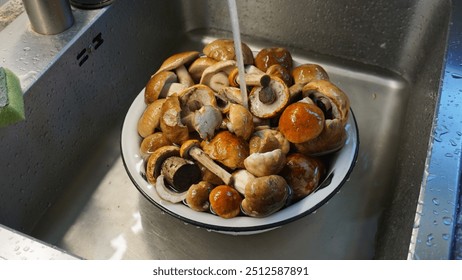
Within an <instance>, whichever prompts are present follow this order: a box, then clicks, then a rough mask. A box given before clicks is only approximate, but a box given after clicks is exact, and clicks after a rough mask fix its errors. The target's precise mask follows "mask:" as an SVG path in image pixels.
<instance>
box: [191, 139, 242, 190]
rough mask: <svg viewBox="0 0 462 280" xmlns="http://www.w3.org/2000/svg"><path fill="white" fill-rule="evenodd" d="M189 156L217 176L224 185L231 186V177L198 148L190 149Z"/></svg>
mask: <svg viewBox="0 0 462 280" xmlns="http://www.w3.org/2000/svg"><path fill="white" fill-rule="evenodd" d="M188 153H189V155H190V156H191V157H192V158H193V159H195V160H197V161H198V162H200V163H201V164H202V165H203V166H205V168H207V169H208V170H210V171H211V172H212V173H213V174H215V175H217V176H218V177H219V178H220V179H221V180H223V182H224V183H225V184H226V185H229V186H230V185H232V184H233V182H232V175H231V174H230V173H229V172H228V171H226V170H224V169H223V168H222V167H221V166H219V165H218V164H216V163H215V162H214V161H213V160H212V159H211V158H209V157H208V156H207V154H205V153H204V151H202V150H201V149H200V148H199V147H197V146H194V147H191V148H190V149H189V151H188Z"/></svg>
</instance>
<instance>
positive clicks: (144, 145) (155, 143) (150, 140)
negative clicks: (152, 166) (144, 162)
mask: <svg viewBox="0 0 462 280" xmlns="http://www.w3.org/2000/svg"><path fill="white" fill-rule="evenodd" d="M168 145H172V142H171V141H170V140H168V139H167V138H166V137H165V136H164V134H163V133H162V132H156V133H153V134H151V135H149V136H147V137H146V138H144V139H143V141H141V145H140V155H141V157H142V158H144V159H147V158H148V157H149V156H150V155H151V154H152V153H154V151H156V150H157V149H159V148H160V147H163V146H168Z"/></svg>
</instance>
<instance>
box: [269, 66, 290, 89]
mask: <svg viewBox="0 0 462 280" xmlns="http://www.w3.org/2000/svg"><path fill="white" fill-rule="evenodd" d="M266 74H268V75H270V76H276V77H278V78H280V79H281V80H283V81H284V83H286V85H287V86H288V87H290V86H291V85H292V84H293V79H292V76H291V75H290V72H289V70H287V68H285V67H284V66H282V65H280V64H273V65H271V66H270V67H268V69H266Z"/></svg>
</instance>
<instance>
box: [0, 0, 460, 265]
mask: <svg viewBox="0 0 462 280" xmlns="http://www.w3.org/2000/svg"><path fill="white" fill-rule="evenodd" d="M457 5H458V6H457ZM238 10H239V16H240V24H241V32H242V35H243V37H242V38H243V40H244V41H245V42H246V43H247V44H248V45H249V46H250V47H251V48H253V49H255V50H258V49H259V48H262V47H267V46H283V47H286V48H288V49H289V50H290V51H291V52H292V54H293V57H294V59H295V60H297V61H299V62H305V61H310V62H316V63H319V64H321V65H323V66H325V68H326V70H327V72H328V73H329V74H330V76H331V78H332V80H333V81H334V83H336V84H337V85H338V86H339V87H341V88H342V89H344V91H345V92H347V93H348V95H349V96H350V98H351V106H352V109H353V111H354V113H355V116H356V119H357V122H358V126H359V133H360V151H359V156H358V161H357V164H356V167H355V169H354V171H353V173H352V175H351V177H350V179H349V180H348V182H347V183H346V185H345V186H344V187H342V189H341V191H340V192H339V193H338V194H336V195H335V196H334V197H333V198H332V199H331V200H330V201H329V203H328V204H326V205H324V206H322V207H321V208H320V209H319V210H318V211H317V212H316V213H315V214H312V215H309V216H306V217H304V218H302V219H300V220H297V221H295V222H293V223H291V224H288V225H286V226H283V227H282V228H278V229H275V230H272V231H270V232H266V233H262V234H258V235H250V236H230V235H224V234H220V233H214V232H208V231H206V230H204V229H201V228H196V227H194V226H192V225H187V224H184V223H183V222H181V221H179V220H177V219H175V218H173V217H171V216H169V215H168V214H165V213H163V212H161V211H160V210H159V209H158V208H156V207H155V206H154V205H152V204H150V203H149V202H148V201H147V200H146V199H145V198H144V197H143V196H142V195H141V194H140V193H139V192H138V191H137V189H136V188H135V187H134V186H133V184H132V183H131V181H130V179H129V177H128V176H127V175H126V173H125V169H124V167H123V163H122V160H121V156H120V148H119V143H120V142H119V138H120V129H121V125H122V120H123V118H124V116H125V113H126V112H127V110H128V107H129V106H130V104H131V102H132V101H133V99H134V98H135V96H136V95H137V94H138V93H139V92H140V91H141V89H142V88H143V87H144V86H145V84H146V82H147V81H148V79H149V77H150V75H151V74H152V73H153V72H155V71H156V69H157V68H158V66H159V65H160V64H161V63H162V61H163V60H164V59H165V58H166V57H167V56H169V55H171V54H173V53H175V52H179V51H183V50H201V49H202V47H203V45H204V44H205V43H207V42H209V41H211V40H213V39H215V38H220V37H232V34H231V33H230V30H231V27H230V21H229V16H228V11H227V4H226V1H224V0H222V1H187V0H184V1H114V3H113V4H112V5H111V6H109V7H106V8H104V9H101V10H98V11H83V10H77V9H74V15H75V17H76V22H77V24H76V26H75V27H73V28H71V30H69V31H66V32H65V33H63V34H60V35H56V36H43V35H38V34H34V33H33V32H32V31H30V30H29V28H28V27H27V24H25V23H24V22H26V21H25V18H24V16H25V15H23V16H21V17H19V18H18V19H17V20H16V21H15V22H13V23H12V25H15V26H8V27H7V28H6V29H4V30H3V31H2V32H0V64H3V65H5V66H6V67H8V68H10V69H12V70H14V71H15V72H16V73H18V75H19V76H21V77H22V81H23V88H24V90H25V105H26V118H27V120H26V121H25V122H22V123H19V124H16V125H13V126H10V127H7V128H3V129H0V154H1V160H0V224H3V225H4V227H3V228H4V230H8V229H11V230H14V231H19V232H21V233H22V234H26V235H28V236H30V237H32V238H34V239H37V240H39V241H40V242H44V243H46V244H50V245H52V246H55V247H56V248H58V249H59V250H63V251H65V252H68V253H69V254H71V255H74V256H78V257H81V258H86V259H242V258H249V259H273V258H278V259H373V258H375V259H406V258H410V259H416V258H420V259H427V258H428V259H450V258H462V255H458V253H457V249H458V246H457V244H458V243H457V241H458V235H457V234H456V233H457V232H458V227H457V223H456V219H457V214H458V213H457V212H456V211H457V205H458V199H457V197H458V187H459V177H458V176H459V173H460V171H459V170H460V168H459V164H460V148H461V147H462V140H461V135H462V133H461V131H462V129H461V126H462V115H461V113H457V112H458V111H457V110H456V109H457V106H459V104H460V102H461V100H462V99H461V97H460V95H461V88H462V87H460V86H458V88H457V86H456V87H455V86H454V84H452V82H453V80H457V73H462V70H461V69H460V68H461V66H460V63H462V62H461V59H462V58H461V55H460V52H461V51H460V48H461V38H460V37H461V35H460V34H461V32H460V31H461V30H462V25H461V22H460V19H461V18H462V17H461V15H460V13H461V12H462V6H461V4H458V3H452V2H450V1H446V0H441V1H424V0H422V1H418V0H416V1H399V0H396V1H380V2H376V1H375V2H371V1H362V0H348V1H333V0H332V1H318V0H310V1H301V0H300V1H276V0H272V1H238ZM457 13H458V14H457ZM12 28H15V31H17V32H11V30H12ZM457 30H458V32H457ZM6 42H7V43H6ZM42 46H45V47H42ZM56 46H58V47H56ZM36 47H37V48H36ZM47 48H49V49H47ZM50 49H51V50H50ZM457 51H458V53H457ZM50 52H51V54H50ZM43 53H46V55H44V56H41V55H43ZM25 56H28V58H29V59H31V58H32V57H38V58H42V57H43V60H45V61H46V62H44V61H41V60H40V63H39V64H40V67H37V66H36V68H35V69H30V68H29V66H31V65H32V64H33V61H34V60H31V64H24V63H23V61H24V57H25ZM21 57H23V60H21ZM2 59H3V60H2ZM450 63H452V64H450ZM449 65H451V67H455V69H452V70H451V69H449V68H448V66H449ZM457 67H458V68H457ZM30 71H34V75H33V76H34V77H33V79H28V78H29V76H28V73H30ZM461 77H462V76H461ZM448 87H449V89H448ZM0 237H1V236H0ZM3 242H4V241H3V240H2V242H0V244H3ZM2 249H4V250H6V249H5V248H4V247H3V245H0V257H1V256H2V253H3V252H2ZM249 249H250V250H249ZM12 255H13V256H14V254H12ZM8 256H9V255H8Z"/></svg>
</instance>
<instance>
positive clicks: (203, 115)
mask: <svg viewBox="0 0 462 280" xmlns="http://www.w3.org/2000/svg"><path fill="white" fill-rule="evenodd" d="M222 121H223V117H222V115H221V112H220V110H218V109H217V108H216V107H215V106H211V105H204V106H202V108H200V109H199V110H197V111H195V113H194V119H193V122H192V125H193V127H194V129H195V130H196V131H197V133H199V136H200V137H201V138H202V139H205V140H208V139H211V138H212V137H213V136H214V135H215V130H216V129H218V128H219V127H220V125H221V123H222Z"/></svg>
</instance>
